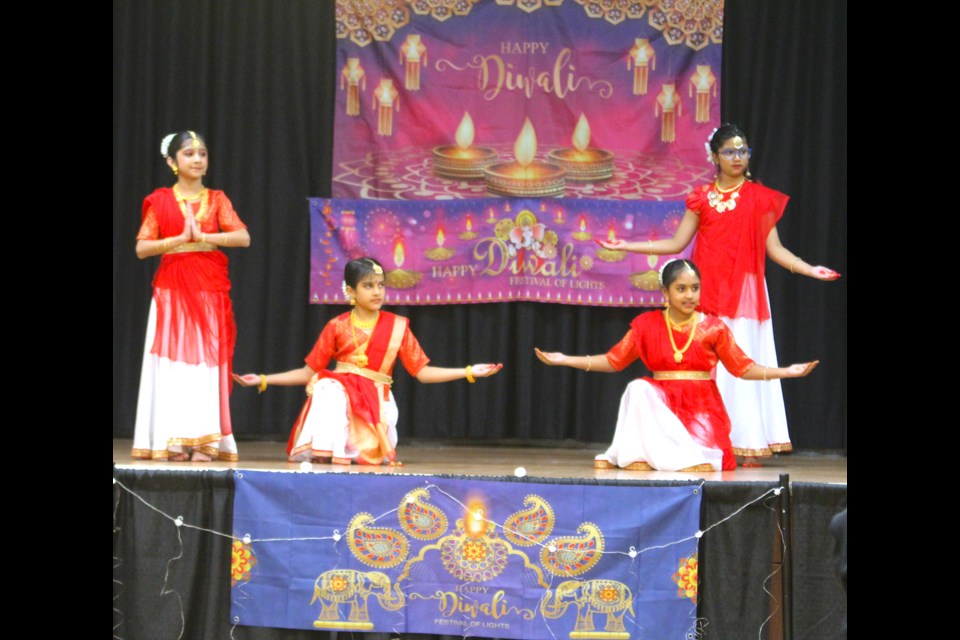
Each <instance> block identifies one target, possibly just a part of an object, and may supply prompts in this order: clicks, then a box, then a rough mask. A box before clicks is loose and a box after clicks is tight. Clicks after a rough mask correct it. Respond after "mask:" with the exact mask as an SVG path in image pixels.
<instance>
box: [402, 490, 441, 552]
mask: <svg viewBox="0 0 960 640" xmlns="http://www.w3.org/2000/svg"><path fill="white" fill-rule="evenodd" d="M429 499H430V491H429V490H428V489H414V490H413V491H411V492H409V493H408V494H407V495H405V496H403V500H402V501H401V502H400V508H399V509H398V511H397V517H398V519H399V520H400V526H401V527H403V530H404V531H406V532H407V533H408V534H409V535H410V536H411V537H412V538H416V539H417V540H436V539H437V538H439V537H440V536H442V535H443V534H444V533H446V531H447V525H448V522H447V516H446V515H445V514H444V513H443V512H442V511H441V510H440V509H438V508H436V507H434V506H433V505H431V504H428V503H427V502H426V501H427V500H429Z"/></svg>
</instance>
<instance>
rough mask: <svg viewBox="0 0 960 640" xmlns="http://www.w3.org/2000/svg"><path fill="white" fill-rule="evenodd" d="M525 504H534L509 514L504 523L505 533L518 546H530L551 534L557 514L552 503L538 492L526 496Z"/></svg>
mask: <svg viewBox="0 0 960 640" xmlns="http://www.w3.org/2000/svg"><path fill="white" fill-rule="evenodd" d="M523 504H525V505H532V506H530V508H528V509H524V510H522V511H517V512H516V513H512V514H510V515H509V516H507V519H506V520H505V521H504V523H503V535H504V537H505V538H506V539H507V540H509V541H510V542H511V543H513V544H515V545H517V546H518V547H530V546H533V545H535V544H537V543H538V542H542V541H543V540H545V539H546V538H547V536H549V535H550V532H551V531H553V525H554V523H555V522H556V516H555V515H554V513H553V509H552V508H551V507H550V503H548V502H547V501H546V500H544V499H543V498H541V497H540V496H538V495H536V494H531V495H529V496H527V497H526V498H524V499H523Z"/></svg>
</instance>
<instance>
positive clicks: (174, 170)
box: [170, 167, 180, 175]
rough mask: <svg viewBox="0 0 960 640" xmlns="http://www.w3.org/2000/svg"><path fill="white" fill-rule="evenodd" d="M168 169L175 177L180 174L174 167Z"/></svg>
mask: <svg viewBox="0 0 960 640" xmlns="http://www.w3.org/2000/svg"><path fill="white" fill-rule="evenodd" d="M170 169H171V170H172V171H173V175H177V174H179V173H180V169H178V168H176V167H170Z"/></svg>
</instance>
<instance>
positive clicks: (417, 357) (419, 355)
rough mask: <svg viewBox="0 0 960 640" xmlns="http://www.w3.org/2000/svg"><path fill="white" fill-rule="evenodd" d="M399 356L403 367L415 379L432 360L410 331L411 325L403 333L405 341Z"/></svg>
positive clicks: (401, 345) (401, 344)
mask: <svg viewBox="0 0 960 640" xmlns="http://www.w3.org/2000/svg"><path fill="white" fill-rule="evenodd" d="M398 355H399V356H400V362H402V363H403V367H404V368H405V369H406V370H407V372H408V373H409V374H410V375H412V376H413V377H417V374H418V373H420V370H421V369H423V368H424V367H425V366H427V365H428V364H429V363H430V358H428V357H427V354H426V353H424V352H423V349H422V348H421V347H420V342H419V341H418V340H417V337H416V336H415V335H413V332H412V331H410V325H409V324H408V325H407V330H406V331H404V333H403V341H402V342H401V343H400V350H399V352H398Z"/></svg>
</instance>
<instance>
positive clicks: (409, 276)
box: [384, 238, 423, 289]
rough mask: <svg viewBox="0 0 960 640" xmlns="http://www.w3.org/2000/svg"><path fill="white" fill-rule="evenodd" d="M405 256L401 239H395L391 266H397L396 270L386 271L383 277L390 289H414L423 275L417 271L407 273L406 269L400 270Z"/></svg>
mask: <svg viewBox="0 0 960 640" xmlns="http://www.w3.org/2000/svg"><path fill="white" fill-rule="evenodd" d="M406 256H407V253H406V251H405V250H404V247H403V238H397V241H396V242H395V243H394V244H393V264H395V265H397V268H396V269H394V270H393V271H387V273H386V275H385V276H384V281H385V283H386V285H387V286H388V287H390V288H391V289H409V288H411V287H415V286H416V285H417V283H419V282H420V278H422V277H423V274H422V273H420V272H419V271H407V270H406V269H401V268H400V267H402V266H403V262H404V260H406Z"/></svg>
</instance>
